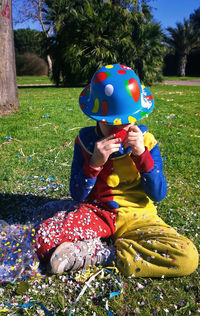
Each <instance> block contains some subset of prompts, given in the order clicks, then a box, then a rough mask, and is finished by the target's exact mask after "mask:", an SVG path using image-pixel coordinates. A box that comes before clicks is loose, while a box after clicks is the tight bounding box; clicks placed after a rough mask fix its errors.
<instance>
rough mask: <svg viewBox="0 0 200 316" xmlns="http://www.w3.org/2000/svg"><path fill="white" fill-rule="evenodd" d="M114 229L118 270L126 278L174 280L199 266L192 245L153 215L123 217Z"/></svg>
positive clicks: (128, 215) (124, 215)
mask: <svg viewBox="0 0 200 316" xmlns="http://www.w3.org/2000/svg"><path fill="white" fill-rule="evenodd" d="M120 216H122V217H121V218H120V217H119V219H118V224H117V227H116V235H115V237H116V241H115V244H116V247H117V266H118V268H119V270H120V271H121V272H122V273H123V274H124V275H126V276H130V275H134V276H135V277H161V276H165V277H174V276H183V275H188V274H191V273H192V272H193V271H194V270H195V269H196V268H197V266H198V252H197V249H196V248H195V246H194V245H193V243H192V242H191V241H190V240H189V239H188V238H186V237H184V236H181V235H180V234H178V233H177V232H176V230H174V229H173V228H171V227H170V226H168V225H167V224H166V223H164V221H163V220H162V219H161V218H160V217H158V216H157V214H156V213H155V212H153V213H148V214H144V213H143V212H138V213H130V214H129V213H126V214H123V215H120Z"/></svg>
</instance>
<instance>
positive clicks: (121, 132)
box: [111, 127, 127, 142]
mask: <svg viewBox="0 0 200 316" xmlns="http://www.w3.org/2000/svg"><path fill="white" fill-rule="evenodd" d="M111 134H115V138H120V139H121V142H123V141H124V138H125V137H126V134H127V131H126V130H125V129H121V130H117V129H116V128H115V127H114V128H112V130H111Z"/></svg>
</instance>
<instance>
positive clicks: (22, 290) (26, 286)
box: [16, 280, 30, 295]
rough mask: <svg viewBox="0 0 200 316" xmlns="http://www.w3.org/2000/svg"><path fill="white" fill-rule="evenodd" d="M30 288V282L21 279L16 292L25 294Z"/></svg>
mask: <svg viewBox="0 0 200 316" xmlns="http://www.w3.org/2000/svg"><path fill="white" fill-rule="evenodd" d="M29 288H30V285H29V283H28V282H27V281H23V280H21V281H20V282H19V284H18V286H17V288H16V293H17V294H18V295H23V294H24V293H26V292H27V291H28V289H29Z"/></svg>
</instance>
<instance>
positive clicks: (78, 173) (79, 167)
mask: <svg viewBox="0 0 200 316" xmlns="http://www.w3.org/2000/svg"><path fill="white" fill-rule="evenodd" d="M84 162H85V161H84V156H83V153H82V150H81V147H80V145H79V144H77V143H75V146H74V156H73V161H72V167H71V178H70V194H71V197H72V198H73V199H74V200H75V201H76V202H83V201H84V200H85V198H86V197H87V196H88V195H89V193H90V192H91V190H92V189H93V187H94V185H95V183H96V179H97V178H96V177H94V178H88V177H87V176H86V175H85V174H84V172H83V165H84Z"/></svg>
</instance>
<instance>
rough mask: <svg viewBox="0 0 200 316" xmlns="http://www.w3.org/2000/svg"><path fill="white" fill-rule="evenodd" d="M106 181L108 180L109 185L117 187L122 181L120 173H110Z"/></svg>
mask: <svg viewBox="0 0 200 316" xmlns="http://www.w3.org/2000/svg"><path fill="white" fill-rule="evenodd" d="M106 182H107V185H108V186H109V187H112V188H115V187H117V186H118V184H119V183H120V178H119V176H118V174H116V173H112V174H110V175H109V176H108V178H107V181H106Z"/></svg>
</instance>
